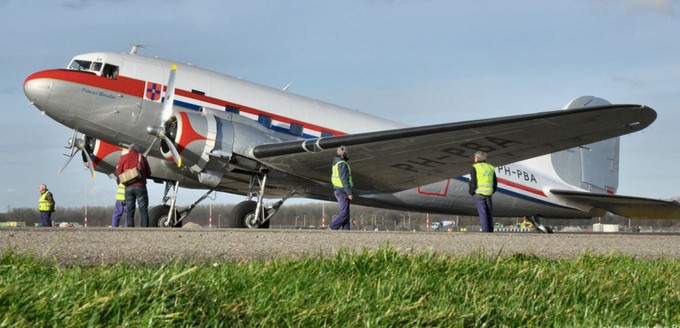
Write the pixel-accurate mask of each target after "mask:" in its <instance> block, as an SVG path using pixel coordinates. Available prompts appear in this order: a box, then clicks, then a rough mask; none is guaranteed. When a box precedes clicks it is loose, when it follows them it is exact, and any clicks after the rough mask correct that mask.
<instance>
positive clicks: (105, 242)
mask: <svg viewBox="0 0 680 328" xmlns="http://www.w3.org/2000/svg"><path fill="white" fill-rule="evenodd" d="M385 247H389V248H392V249H394V250H397V251H399V252H405V253H414V254H419V253H422V252H432V253H435V254H437V255H452V256H465V255H470V254H472V255H479V254H480V253H483V254H485V255H486V256H492V257H494V256H503V257H505V256H510V255H513V254H516V253H522V254H529V255H535V256H537V257H545V258H552V259H559V258H575V257H578V256H581V255H583V254H585V253H590V254H594V255H606V254H623V255H630V256H635V257H639V258H661V257H664V258H680V236H677V235H660V234H659V235H652V234H645V233H638V234H564V233H555V234H539V233H493V234H483V233H448V232H385V231H380V232H374V231H329V230H278V229H268V230H247V229H246V230H242V229H238V230H237V229H207V228H199V229H186V228H182V229H158V228H150V229H148V228H147V229H142V228H131V229H128V228H83V227H80V228H2V229H0V254H2V255H4V254H6V253H8V252H13V253H15V254H31V255H33V256H35V257H37V258H41V259H46V260H50V261H58V262H59V263H61V264H64V265H83V266H90V265H100V264H116V263H119V262H125V263H128V264H144V263H147V264H161V263H168V262H171V261H175V260H186V261H199V262H206V261H232V260H245V259H257V258H261V259H270V258H277V257H289V258H300V257H306V256H312V257H318V256H335V255H336V254H337V253H338V252H339V251H341V250H343V251H362V250H377V249H380V248H385Z"/></svg>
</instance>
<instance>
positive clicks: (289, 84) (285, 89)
mask: <svg viewBox="0 0 680 328" xmlns="http://www.w3.org/2000/svg"><path fill="white" fill-rule="evenodd" d="M291 85H293V82H290V83H288V85H286V86H285V87H283V89H282V90H283V92H288V88H290V86H291Z"/></svg>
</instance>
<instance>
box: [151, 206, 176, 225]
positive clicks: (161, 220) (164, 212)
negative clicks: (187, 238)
mask: <svg viewBox="0 0 680 328" xmlns="http://www.w3.org/2000/svg"><path fill="white" fill-rule="evenodd" d="M168 212H170V206H169V205H158V206H154V207H152V208H151V210H149V227H154V228H156V227H161V228H167V227H168V225H167V221H168ZM177 215H178V213H177V210H175V217H177ZM175 227H177V228H180V227H182V222H179V223H177V224H176V225H175Z"/></svg>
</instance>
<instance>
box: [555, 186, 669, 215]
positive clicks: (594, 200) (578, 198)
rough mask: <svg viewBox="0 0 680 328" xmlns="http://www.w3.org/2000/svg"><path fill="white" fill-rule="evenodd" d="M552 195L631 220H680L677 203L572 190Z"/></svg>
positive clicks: (556, 191) (556, 192)
mask: <svg viewBox="0 0 680 328" xmlns="http://www.w3.org/2000/svg"><path fill="white" fill-rule="evenodd" d="M550 193H552V194H553V195H557V196H560V197H562V198H565V199H567V200H569V201H572V202H575V203H579V204H581V205H586V206H590V207H595V208H599V209H603V210H606V211H608V212H611V213H613V214H616V215H620V216H625V217H627V218H631V219H678V218H680V203H678V202H676V201H666V200H660V199H651V198H641V197H632V196H619V195H610V194H594V193H590V192H582V191H571V190H550Z"/></svg>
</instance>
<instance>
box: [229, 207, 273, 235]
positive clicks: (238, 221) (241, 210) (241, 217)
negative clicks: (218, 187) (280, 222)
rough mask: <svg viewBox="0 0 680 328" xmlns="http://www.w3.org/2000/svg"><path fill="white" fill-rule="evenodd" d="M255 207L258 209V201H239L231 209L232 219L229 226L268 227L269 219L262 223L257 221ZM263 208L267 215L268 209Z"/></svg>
mask: <svg viewBox="0 0 680 328" xmlns="http://www.w3.org/2000/svg"><path fill="white" fill-rule="evenodd" d="M255 209H257V202H255V201H252V200H247V201H245V202H241V203H238V204H237V205H236V206H234V209H233V210H232V211H231V217H230V220H231V221H230V224H229V226H230V227H232V228H250V229H257V228H262V229H268V228H269V220H267V221H266V222H264V223H263V224H262V225H258V224H257V223H256V222H257V220H256V219H255ZM262 210H263V211H265V212H264V215H265V216H267V212H266V210H265V209H262Z"/></svg>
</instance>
